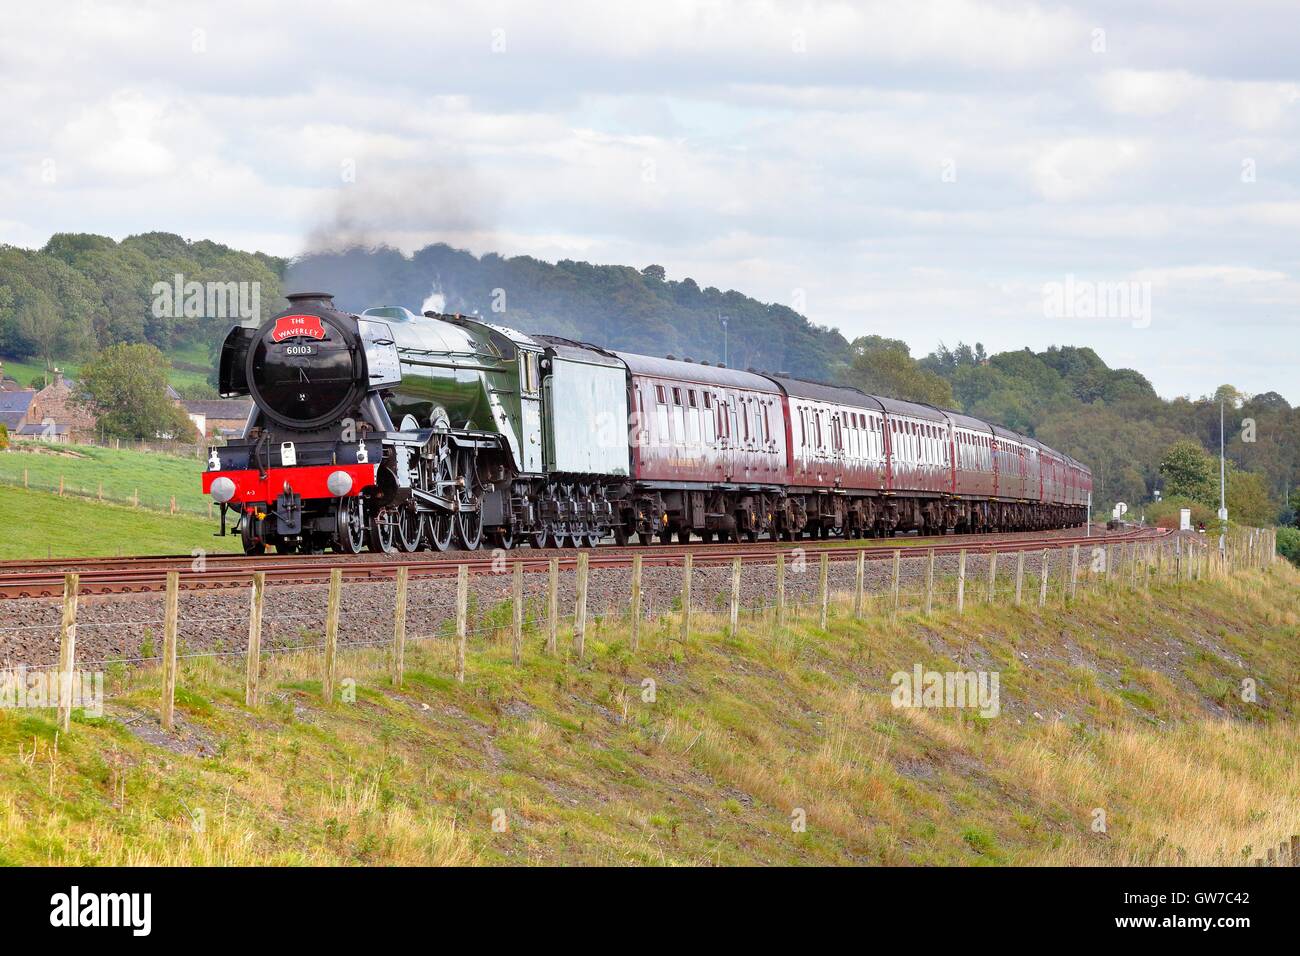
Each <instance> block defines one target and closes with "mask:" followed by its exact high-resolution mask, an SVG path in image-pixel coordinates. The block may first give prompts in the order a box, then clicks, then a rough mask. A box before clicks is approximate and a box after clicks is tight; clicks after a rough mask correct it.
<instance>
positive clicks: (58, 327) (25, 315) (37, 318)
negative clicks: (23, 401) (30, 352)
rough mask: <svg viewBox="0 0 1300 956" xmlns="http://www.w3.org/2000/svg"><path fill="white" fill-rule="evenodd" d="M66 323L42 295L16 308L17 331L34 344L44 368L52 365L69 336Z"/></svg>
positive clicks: (65, 319) (63, 316)
mask: <svg viewBox="0 0 1300 956" xmlns="http://www.w3.org/2000/svg"><path fill="white" fill-rule="evenodd" d="M68 325H69V323H68V321H67V318H66V315H65V314H64V313H62V312H61V311H60V310H59V308H58V306H56V305H55V304H54V303H53V302H51V301H50V300H49V299H48V298H47V297H46V296H45V294H44V293H40V292H38V293H36V294H35V295H33V296H31V297H30V298H29V299H27V300H26V301H25V302H23V303H22V304H21V305H19V306H18V329H19V331H20V332H21V333H22V334H23V335H24V336H25V337H26V338H27V339H29V340H31V341H32V342H34V343H35V344H36V347H37V350H38V352H39V354H40V356H41V358H42V359H44V361H45V367H46V368H51V367H52V366H53V365H54V356H55V354H56V352H57V351H59V350H60V349H61V348H62V346H63V344H64V342H65V341H66V340H67V338H68V335H69V328H68Z"/></svg>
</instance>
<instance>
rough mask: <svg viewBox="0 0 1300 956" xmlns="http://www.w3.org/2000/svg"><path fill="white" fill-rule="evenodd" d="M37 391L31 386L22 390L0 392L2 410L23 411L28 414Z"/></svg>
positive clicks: (0, 408) (0, 410)
mask: <svg viewBox="0 0 1300 956" xmlns="http://www.w3.org/2000/svg"><path fill="white" fill-rule="evenodd" d="M35 397H36V393H35V392H34V391H32V390H31V389H30V388H28V389H24V390H22V391H20V392H0V412H21V413H22V414H24V415H26V414H27V409H28V408H29V407H30V406H31V404H32V399H33V398H35Z"/></svg>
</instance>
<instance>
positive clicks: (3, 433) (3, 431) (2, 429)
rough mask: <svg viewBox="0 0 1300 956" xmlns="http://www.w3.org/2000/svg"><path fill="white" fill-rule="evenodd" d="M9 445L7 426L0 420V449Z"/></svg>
mask: <svg viewBox="0 0 1300 956" xmlns="http://www.w3.org/2000/svg"><path fill="white" fill-rule="evenodd" d="M8 447H9V428H8V427H7V426H6V425H5V423H4V422H0V451H4V450H5V449H6V448H8Z"/></svg>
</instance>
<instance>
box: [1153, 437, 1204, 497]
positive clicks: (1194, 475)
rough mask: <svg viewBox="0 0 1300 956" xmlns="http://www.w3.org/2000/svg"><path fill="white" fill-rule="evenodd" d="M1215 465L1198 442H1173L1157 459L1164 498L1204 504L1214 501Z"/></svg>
mask: <svg viewBox="0 0 1300 956" xmlns="http://www.w3.org/2000/svg"><path fill="white" fill-rule="evenodd" d="M1217 470H1218V469H1216V468H1215V463H1214V461H1213V459H1211V458H1210V456H1209V455H1207V454H1206V453H1205V449H1203V448H1202V447H1201V445H1200V443H1199V442H1194V441H1180V442H1175V443H1174V444H1173V445H1172V446H1171V447H1170V449H1169V450H1168V451H1167V452H1165V456H1164V458H1162V459H1161V460H1160V474H1161V476H1162V477H1163V478H1164V479H1165V497H1166V498H1190V499H1191V500H1193V501H1199V502H1201V503H1203V504H1207V505H1215V504H1218V500H1219V491H1218V481H1217V478H1218V475H1217V474H1216V472H1217Z"/></svg>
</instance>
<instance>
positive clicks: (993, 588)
mask: <svg viewBox="0 0 1300 956" xmlns="http://www.w3.org/2000/svg"><path fill="white" fill-rule="evenodd" d="M997 596H998V549H997V548H994V549H993V550H992V551H991V552H989V603H990V604H992V603H993V602H994V601H996V600H997Z"/></svg>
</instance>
